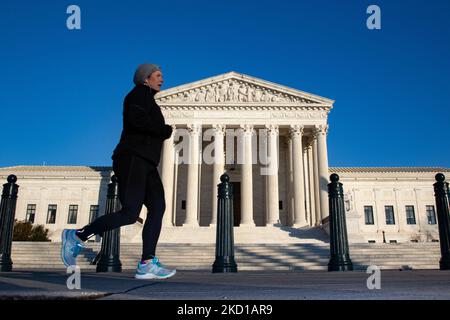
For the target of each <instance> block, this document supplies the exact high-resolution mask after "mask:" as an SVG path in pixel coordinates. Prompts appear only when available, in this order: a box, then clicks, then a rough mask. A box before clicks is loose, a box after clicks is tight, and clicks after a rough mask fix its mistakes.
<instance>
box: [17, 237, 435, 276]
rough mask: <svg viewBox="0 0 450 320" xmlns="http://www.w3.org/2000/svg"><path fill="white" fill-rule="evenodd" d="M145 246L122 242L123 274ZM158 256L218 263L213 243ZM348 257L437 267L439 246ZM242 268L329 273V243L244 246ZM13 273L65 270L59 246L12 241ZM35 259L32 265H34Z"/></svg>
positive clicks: (239, 257) (361, 249) (393, 247)
mask: <svg viewBox="0 0 450 320" xmlns="http://www.w3.org/2000/svg"><path fill="white" fill-rule="evenodd" d="M100 248H101V246H100V244H98V243H88V244H87V249H86V250H84V252H83V253H82V254H81V255H80V257H79V259H78V264H79V266H80V267H81V268H82V269H86V270H95V268H96V266H95V265H91V264H90V262H91V261H92V260H93V259H94V258H95V257H96V255H97V252H98V251H99V250H100ZM141 248H142V245H141V244H122V246H121V255H120V260H121V262H122V268H123V269H124V270H129V269H134V268H135V267H136V263H137V261H138V259H139V258H140V255H141ZM158 256H159V257H160V258H161V261H163V263H164V264H167V265H169V266H175V267H176V268H177V269H179V270H196V269H201V270H211V267H212V264H213V262H214V259H215V246H214V245H213V244H173V243H171V244H165V243H163V244H159V245H158ZM350 257H351V259H352V262H353V265H354V269H356V270H363V269H366V268H367V266H368V265H377V266H379V267H380V268H381V269H438V268H439V259H440V249H439V244H438V243H433V244H430V243H418V244H410V243H407V244H352V245H350ZM235 259H236V263H237V264H238V268H239V270H327V268H328V261H329V244H311V243H308V244H304V243H302V244H285V243H284V244H279V245H277V244H245V245H236V246H235ZM12 260H13V263H14V264H13V267H14V268H15V269H64V267H63V266H62V263H61V260H60V243H53V242H46V243H39V242H34V243H32V242H13V252H12ZM30 261H32V263H30Z"/></svg>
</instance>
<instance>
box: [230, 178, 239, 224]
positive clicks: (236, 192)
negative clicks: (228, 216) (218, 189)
mask: <svg viewBox="0 0 450 320" xmlns="http://www.w3.org/2000/svg"><path fill="white" fill-rule="evenodd" d="M231 183H232V185H233V212H234V215H233V220H234V226H235V227H238V226H239V224H240V223H241V183H240V182H231Z"/></svg>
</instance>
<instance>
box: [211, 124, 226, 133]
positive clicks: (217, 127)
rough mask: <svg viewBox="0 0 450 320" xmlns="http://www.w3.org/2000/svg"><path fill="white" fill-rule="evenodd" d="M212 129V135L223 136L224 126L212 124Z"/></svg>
mask: <svg viewBox="0 0 450 320" xmlns="http://www.w3.org/2000/svg"><path fill="white" fill-rule="evenodd" d="M212 128H213V129H214V134H221V135H224V134H225V129H226V126H225V125H224V124H220V123H214V124H212Z"/></svg>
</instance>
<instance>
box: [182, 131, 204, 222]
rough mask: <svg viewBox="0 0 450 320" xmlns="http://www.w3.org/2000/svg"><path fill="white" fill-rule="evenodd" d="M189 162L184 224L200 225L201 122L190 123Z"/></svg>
mask: <svg viewBox="0 0 450 320" xmlns="http://www.w3.org/2000/svg"><path fill="white" fill-rule="evenodd" d="M188 131H189V164H188V174H187V195H186V220H185V223H184V224H183V226H187V227H198V226H199V223H198V185H199V170H198V169H199V166H198V165H199V154H200V134H201V131H202V127H201V125H199V124H189V125H188Z"/></svg>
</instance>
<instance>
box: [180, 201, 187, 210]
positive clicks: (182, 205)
mask: <svg viewBox="0 0 450 320" xmlns="http://www.w3.org/2000/svg"><path fill="white" fill-rule="evenodd" d="M181 210H186V200H181Z"/></svg>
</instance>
